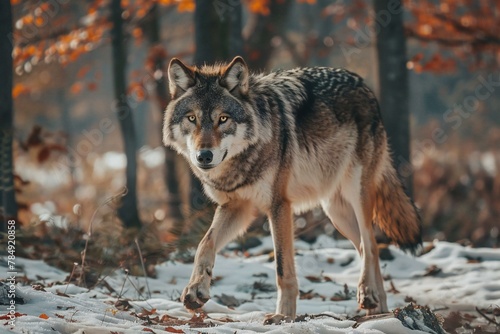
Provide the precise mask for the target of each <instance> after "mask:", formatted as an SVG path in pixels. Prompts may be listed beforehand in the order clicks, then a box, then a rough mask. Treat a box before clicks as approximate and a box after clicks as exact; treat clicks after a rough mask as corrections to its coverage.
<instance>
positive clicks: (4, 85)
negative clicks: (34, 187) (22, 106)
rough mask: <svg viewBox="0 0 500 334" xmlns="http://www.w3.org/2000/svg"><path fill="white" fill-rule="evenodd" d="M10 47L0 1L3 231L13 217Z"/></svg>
mask: <svg viewBox="0 0 500 334" xmlns="http://www.w3.org/2000/svg"><path fill="white" fill-rule="evenodd" d="M12 48H13V34H12V8H11V4H10V1H0V78H1V80H0V231H7V220H9V219H16V218H17V203H16V197H15V190H14V164H13V156H12V143H13V142H12V138H13V131H14V124H13V123H14V109H13V101H12V80H13V74H12Z"/></svg>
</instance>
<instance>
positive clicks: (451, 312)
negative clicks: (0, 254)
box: [0, 236, 500, 334]
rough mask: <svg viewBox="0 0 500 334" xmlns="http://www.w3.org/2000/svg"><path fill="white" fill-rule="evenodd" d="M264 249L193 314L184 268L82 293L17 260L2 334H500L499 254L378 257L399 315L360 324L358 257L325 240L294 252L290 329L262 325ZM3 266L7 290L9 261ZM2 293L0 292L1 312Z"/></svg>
mask: <svg viewBox="0 0 500 334" xmlns="http://www.w3.org/2000/svg"><path fill="white" fill-rule="evenodd" d="M261 241H262V243H261V244H260V245H259V246H257V247H254V248H251V249H250V250H248V251H245V252H240V251H235V250H230V247H229V248H226V249H225V250H224V251H223V252H222V253H221V254H219V255H218V256H217V260H216V265H215V268H214V283H213V286H212V290H211V296H212V299H211V300H209V302H208V303H207V304H206V305H205V306H204V307H203V309H202V311H201V312H200V313H197V314H192V313H189V312H188V311H186V310H185V309H184V307H183V305H182V303H181V302H180V301H179V296H180V294H181V291H182V289H183V288H184V286H185V285H186V284H187V282H188V280H189V277H190V274H191V270H192V264H191V263H181V262H179V261H174V260H171V261H167V262H163V263H161V264H158V265H156V266H154V268H153V269H154V276H155V278H151V277H149V278H147V279H146V278H144V277H140V276H133V275H131V274H129V273H128V272H126V271H123V270H122V269H115V270H112V271H110V272H109V273H107V274H106V275H101V276H100V277H99V279H98V280H97V281H96V284H94V286H93V287H90V288H88V287H80V286H77V285H74V284H73V283H71V284H68V283H67V282H68V281H73V280H72V279H71V277H70V276H72V275H71V273H69V272H66V271H63V270H61V269H57V268H55V267H53V266H50V265H48V264H47V263H45V262H43V261H42V260H33V259H27V258H22V257H19V256H18V257H17V258H16V261H15V262H16V271H17V278H16V281H17V285H16V286H15V291H16V299H15V301H16V304H15V316H16V318H15V319H14V322H13V324H14V325H12V323H9V317H8V316H7V312H8V310H7V306H0V307H1V309H2V311H1V312H0V316H1V319H2V323H1V325H0V333H3V332H10V331H13V332H16V333H394V334H404V333H423V332H426V333H440V332H441V333H442V331H441V329H440V328H439V325H437V323H438V322H439V323H440V324H441V326H442V328H444V330H445V331H446V332H449V333H498V332H500V326H499V323H500V249H491V248H470V247H464V246H461V245H459V244H454V243H447V242H441V241H440V242H435V243H433V244H430V243H427V244H426V245H425V252H424V254H423V255H421V256H419V257H412V256H410V255H407V254H405V253H403V252H401V251H400V250H399V249H397V248H395V247H392V246H390V247H389V248H386V249H384V251H382V252H381V255H382V256H381V258H382V261H381V266H382V272H383V275H384V278H385V288H386V291H387V294H388V304H389V308H390V309H391V310H396V312H395V313H392V312H391V313H389V314H386V315H383V316H381V317H365V316H364V311H361V310H359V309H358V307H357V304H356V286H357V281H358V277H359V271H360V265H361V263H360V259H359V256H358V255H357V253H356V251H355V250H354V249H353V248H352V247H351V246H350V244H349V243H348V242H346V241H345V240H334V239H332V238H330V237H328V236H320V237H319V238H318V239H317V241H316V242H315V243H314V244H313V245H312V246H311V245H310V244H307V243H305V242H303V241H297V242H296V256H295V259H296V267H297V273H298V279H299V285H300V290H301V292H300V300H298V310H297V313H298V315H299V317H298V319H297V321H296V322H294V323H286V324H280V325H267V326H266V325H263V321H264V318H265V316H266V314H269V313H272V312H273V310H274V308H275V303H276V288H275V283H274V282H275V271H274V263H273V253H272V251H271V250H272V243H271V239H270V237H263V238H262V239H261ZM230 246H231V245H230ZM232 246H235V245H234V244H233V245H232ZM0 261H1V262H0V266H1V267H2V270H1V273H0V279H1V280H2V282H5V281H6V279H8V278H9V276H10V275H9V274H8V271H9V270H8V269H7V258H6V257H5V258H3V259H1V260H0ZM188 262H189V261H188ZM9 288H10V289H12V288H11V287H10V285H9V284H5V283H4V284H3V285H2V286H1V290H0V292H1V294H0V301H1V303H2V304H5V303H6V302H8V299H6V293H7V292H8V291H9V290H8V289H9ZM410 303H413V304H410ZM408 305H410V306H408ZM415 305H425V307H424V306H422V307H419V306H415ZM395 315H397V317H396V316H395Z"/></svg>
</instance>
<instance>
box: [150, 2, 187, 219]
mask: <svg viewBox="0 0 500 334" xmlns="http://www.w3.org/2000/svg"><path fill="white" fill-rule="evenodd" d="M148 16H149V17H148V20H147V22H146V25H145V27H144V28H145V30H146V33H147V36H148V38H149V41H150V43H151V46H152V47H151V49H152V50H153V49H154V48H157V47H158V48H161V41H160V22H159V15H158V5H157V4H154V5H153V7H152V8H151V11H150V12H149V14H148ZM153 56H154V57H155V58H154V61H155V65H154V69H153V72H154V79H155V83H156V87H155V90H156V98H157V100H158V106H159V107H160V108H159V109H160V113H161V115H162V117H163V112H164V111H165V108H166V107H167V104H168V102H169V101H170V98H169V95H168V89H167V83H166V76H165V70H164V65H165V64H164V59H163V58H161V56H160V55H158V54H155V55H153ZM155 71H156V72H155ZM160 74H161V75H160ZM158 130H159V131H160V138H161V137H162V130H163V125H162V124H160V126H159V128H158ZM164 151H165V185H166V187H167V193H168V207H169V217H170V218H171V219H173V221H174V225H177V224H181V223H182V210H181V200H180V189H179V182H178V180H177V163H176V161H177V153H176V152H175V151H174V150H173V149H171V148H170V147H164Z"/></svg>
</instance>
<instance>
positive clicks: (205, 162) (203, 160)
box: [196, 150, 214, 168]
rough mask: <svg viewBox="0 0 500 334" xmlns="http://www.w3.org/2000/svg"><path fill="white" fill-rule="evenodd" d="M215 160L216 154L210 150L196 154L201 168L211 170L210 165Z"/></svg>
mask: <svg viewBox="0 0 500 334" xmlns="http://www.w3.org/2000/svg"><path fill="white" fill-rule="evenodd" d="M213 159H214V154H213V153H212V151H210V150H201V151H198V152H196V161H198V166H199V167H200V168H211V167H213V166H211V165H210V164H211V163H212V160H213Z"/></svg>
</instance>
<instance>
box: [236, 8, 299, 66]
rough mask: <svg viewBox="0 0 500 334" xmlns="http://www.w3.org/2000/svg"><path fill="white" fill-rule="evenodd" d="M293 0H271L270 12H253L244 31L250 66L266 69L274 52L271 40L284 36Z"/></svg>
mask: <svg viewBox="0 0 500 334" xmlns="http://www.w3.org/2000/svg"><path fill="white" fill-rule="evenodd" d="M292 4H293V0H271V1H270V3H269V14H268V15H262V14H252V16H251V17H250V19H249V20H248V23H247V25H246V26H245V29H244V31H243V38H244V40H245V52H246V54H247V55H248V57H247V59H246V61H247V64H248V66H249V67H250V68H252V69H255V70H264V69H265V68H266V67H267V63H268V62H269V59H270V58H271V55H272V53H273V47H272V44H271V40H272V39H273V37H275V36H282V35H283V34H284V31H285V24H286V21H287V18H288V13H289V12H290V8H291V6H292Z"/></svg>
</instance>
